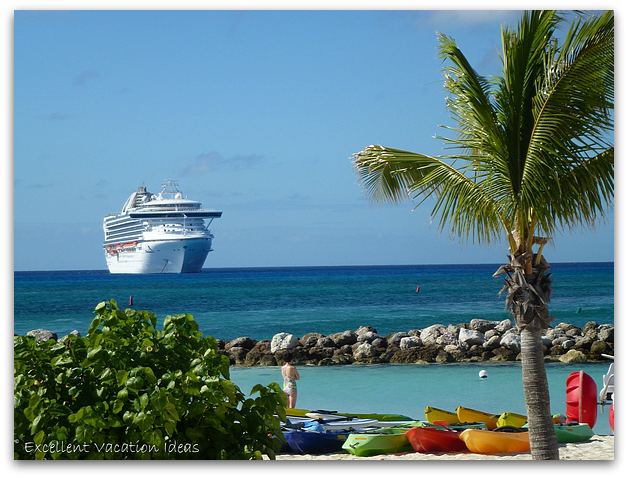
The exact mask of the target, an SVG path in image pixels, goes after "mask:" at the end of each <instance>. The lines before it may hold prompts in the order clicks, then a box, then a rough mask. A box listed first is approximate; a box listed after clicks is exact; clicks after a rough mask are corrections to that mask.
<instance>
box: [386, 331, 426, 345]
mask: <svg viewBox="0 0 628 478" xmlns="http://www.w3.org/2000/svg"><path fill="white" fill-rule="evenodd" d="M409 335H410V334H408V333H407V332H395V333H394V334H392V335H389V336H388V345H392V346H394V347H399V344H400V342H401V339H403V338H404V337H408V336H409ZM419 335H420V334H419Z"/></svg>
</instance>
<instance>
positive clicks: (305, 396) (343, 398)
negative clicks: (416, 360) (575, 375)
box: [231, 364, 611, 435]
mask: <svg viewBox="0 0 628 478" xmlns="http://www.w3.org/2000/svg"><path fill="white" fill-rule="evenodd" d="M482 369H484V370H487V372H488V379H486V380H482V379H480V378H479V376H478V373H479V371H480V370H482ZM577 370H584V371H585V372H586V373H588V374H589V375H591V377H592V378H593V379H594V380H595V382H596V383H597V386H598V389H599V388H600V387H601V385H602V375H603V374H604V373H606V371H607V370H608V364H584V365H583V364H579V365H563V364H547V366H546V371H547V377H548V384H549V387H550V401H551V404H552V411H553V412H554V413H562V414H564V413H565V380H566V379H567V377H568V375H569V373H570V372H572V371H577ZM299 371H300V374H301V380H300V381H299V382H298V394H299V395H298V400H297V406H298V407H299V408H307V409H325V410H342V411H348V412H353V413H360V412H381V413H384V412H387V413H401V414H404V415H408V416H411V417H413V418H419V419H423V418H424V416H423V408H424V407H425V406H426V405H431V406H434V407H438V408H444V409H446V410H452V411H453V410H454V409H455V408H456V407H457V406H458V405H463V406H466V407H469V408H475V409H478V410H484V411H487V412H492V413H501V412H504V411H511V412H516V413H522V414H525V405H524V401H523V387H522V384H521V368H520V366H519V365H512V364H508V365H502V364H500V365H491V364H446V365H345V366H333V367H299ZM231 374H232V379H233V381H234V382H236V383H237V384H238V386H240V388H241V390H242V391H243V392H245V393H248V392H250V390H251V387H252V386H253V385H254V384H256V383H261V384H264V385H266V384H268V383H270V382H273V381H274V382H279V381H280V380H281V371H280V369H279V367H254V368H239V367H232V368H231ZM594 430H595V432H596V433H597V434H602V435H608V434H610V433H611V428H610V425H609V423H608V407H605V409H604V410H603V411H602V409H601V408H600V407H598V419H597V422H596V425H595V427H594Z"/></svg>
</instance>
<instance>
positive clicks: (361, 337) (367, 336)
mask: <svg viewBox="0 0 628 478" xmlns="http://www.w3.org/2000/svg"><path fill="white" fill-rule="evenodd" d="M377 338H379V335H377V334H376V333H375V332H373V331H370V330H369V331H366V332H362V333H361V334H358V338H357V340H358V342H359V343H363V342H366V343H369V344H370V343H372V342H373V340H375V339H377Z"/></svg>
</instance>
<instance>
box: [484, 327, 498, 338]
mask: <svg viewBox="0 0 628 478" xmlns="http://www.w3.org/2000/svg"><path fill="white" fill-rule="evenodd" d="M499 335H501V334H500V333H499V332H497V330H495V329H491V330H487V331H486V333H485V334H484V340H488V339H490V338H491V337H495V336H499Z"/></svg>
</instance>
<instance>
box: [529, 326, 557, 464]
mask: <svg viewBox="0 0 628 478" xmlns="http://www.w3.org/2000/svg"><path fill="white" fill-rule="evenodd" d="M521 375H522V380H523V394H524V397H525V402H526V409H527V412H528V430H529V433H530V446H531V451H532V458H533V459H534V460H558V459H559V457H558V443H557V442H556V434H555V433H554V425H553V424H552V414H551V408H550V397H549V388H548V386H547V376H546V374H545V362H544V360H543V344H542V342H541V329H540V328H539V327H526V328H525V329H523V330H522V331H521Z"/></svg>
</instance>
